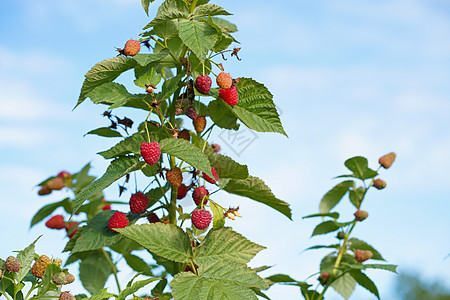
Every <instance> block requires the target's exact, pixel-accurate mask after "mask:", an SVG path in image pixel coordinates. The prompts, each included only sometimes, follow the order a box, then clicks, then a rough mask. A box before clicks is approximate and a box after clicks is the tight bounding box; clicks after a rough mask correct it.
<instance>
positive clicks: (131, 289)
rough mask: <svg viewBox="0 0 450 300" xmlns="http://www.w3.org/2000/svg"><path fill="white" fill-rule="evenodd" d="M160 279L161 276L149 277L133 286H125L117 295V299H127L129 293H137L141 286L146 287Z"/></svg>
mask: <svg viewBox="0 0 450 300" xmlns="http://www.w3.org/2000/svg"><path fill="white" fill-rule="evenodd" d="M156 280H160V279H159V278H148V279H145V280H140V281H136V282H135V283H134V284H133V285H132V286H131V287H127V288H125V289H124V290H123V291H122V292H120V294H119V295H118V296H117V300H125V298H126V297H127V296H129V295H132V294H134V293H136V292H137V291H138V290H140V289H141V288H143V287H145V286H146V285H148V284H149V283H151V282H153V281H156Z"/></svg>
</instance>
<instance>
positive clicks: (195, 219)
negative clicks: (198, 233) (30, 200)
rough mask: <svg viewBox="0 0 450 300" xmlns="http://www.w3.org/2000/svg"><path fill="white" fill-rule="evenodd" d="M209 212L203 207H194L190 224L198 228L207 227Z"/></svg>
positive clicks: (209, 219) (209, 217)
mask: <svg viewBox="0 0 450 300" xmlns="http://www.w3.org/2000/svg"><path fill="white" fill-rule="evenodd" d="M211 220H212V216H211V213H210V212H209V211H207V210H203V209H194V211H193V212H192V216H191V221H192V224H193V225H194V226H195V227H196V228H197V229H200V230H203V229H206V228H208V226H209V224H210V223H211Z"/></svg>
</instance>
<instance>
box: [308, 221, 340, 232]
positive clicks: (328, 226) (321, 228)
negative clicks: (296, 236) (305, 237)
mask: <svg viewBox="0 0 450 300" xmlns="http://www.w3.org/2000/svg"><path fill="white" fill-rule="evenodd" d="M339 228H340V227H339V226H338V225H337V224H336V222H335V221H325V222H322V223H320V224H319V225H317V226H316V228H314V230H313V233H312V235H311V236H315V235H319V234H325V233H329V232H333V231H336V230H338V229H339Z"/></svg>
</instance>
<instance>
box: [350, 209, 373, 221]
mask: <svg viewBox="0 0 450 300" xmlns="http://www.w3.org/2000/svg"><path fill="white" fill-rule="evenodd" d="M353 215H354V216H355V220H356V221H360V222H361V221H364V220H365V219H367V217H368V216H369V213H368V212H367V211H365V210H359V209H358V210H357V211H356V212H355V213H354V214H353Z"/></svg>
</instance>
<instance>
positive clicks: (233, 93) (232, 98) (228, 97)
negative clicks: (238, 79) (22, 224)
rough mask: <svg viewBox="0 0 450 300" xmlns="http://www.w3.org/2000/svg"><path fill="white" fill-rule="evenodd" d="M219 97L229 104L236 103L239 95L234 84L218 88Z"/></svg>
mask: <svg viewBox="0 0 450 300" xmlns="http://www.w3.org/2000/svg"><path fill="white" fill-rule="evenodd" d="M219 97H220V98H221V99H222V100H223V101H225V102H226V103H227V104H228V105H231V106H234V105H236V104H237V103H238V101H239V95H238V92H237V89H236V87H234V86H233V87H231V88H230V89H228V90H225V89H219Z"/></svg>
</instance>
